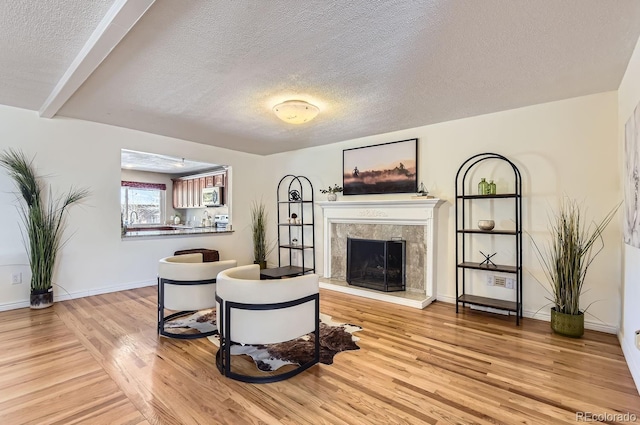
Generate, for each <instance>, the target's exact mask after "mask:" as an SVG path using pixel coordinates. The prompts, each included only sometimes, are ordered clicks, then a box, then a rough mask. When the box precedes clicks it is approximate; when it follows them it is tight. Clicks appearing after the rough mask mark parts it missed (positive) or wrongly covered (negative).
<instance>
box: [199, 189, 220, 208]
mask: <svg viewBox="0 0 640 425" xmlns="http://www.w3.org/2000/svg"><path fill="white" fill-rule="evenodd" d="M202 205H204V206H205V207H219V206H220V205H222V188H221V187H217V186H216V187H205V188H204V189H202Z"/></svg>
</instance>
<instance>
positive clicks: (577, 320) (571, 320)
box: [551, 307, 584, 338]
mask: <svg viewBox="0 0 640 425" xmlns="http://www.w3.org/2000/svg"><path fill="white" fill-rule="evenodd" d="M551 329H553V331H554V332H555V333H557V334H559V335H564V336H568V337H571V338H580V337H581V336H582V335H583V334H584V313H582V312H580V314H565V313H558V312H557V311H556V308H555V307H552V308H551Z"/></svg>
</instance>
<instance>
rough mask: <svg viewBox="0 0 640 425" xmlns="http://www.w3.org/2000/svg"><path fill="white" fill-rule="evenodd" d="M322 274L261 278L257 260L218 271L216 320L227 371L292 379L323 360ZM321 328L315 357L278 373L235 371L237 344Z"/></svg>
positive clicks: (235, 375)
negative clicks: (256, 373)
mask: <svg viewBox="0 0 640 425" xmlns="http://www.w3.org/2000/svg"><path fill="white" fill-rule="evenodd" d="M318 280H319V276H318V275H317V274H305V275H301V276H296V277H291V278H286V279H273V280H260V267H259V266H258V265H257V264H252V265H248V266H240V267H234V268H230V269H226V270H224V271H222V272H220V273H219V274H218V279H217V287H216V300H217V307H216V316H217V317H216V319H217V320H216V322H217V324H218V330H219V332H220V348H219V349H218V352H217V353H216V364H217V366H218V369H219V370H220V373H222V374H223V375H225V376H227V377H229V378H232V379H235V380H239V381H243V382H251V383H266V382H275V381H281V380H284V379H288V378H290V377H292V376H294V375H297V374H298V373H300V372H302V371H304V370H306V369H308V368H309V367H311V366H313V365H314V364H316V363H318V362H319V361H320V294H319V283H318ZM309 333H315V348H314V355H313V359H312V360H311V361H309V362H307V363H305V364H302V365H300V366H299V367H297V368H296V369H293V370H289V371H287V372H283V373H280V374H277V375H269V376H249V375H244V374H242V373H239V372H234V371H233V370H232V367H231V366H232V365H231V363H232V362H231V357H232V356H231V345H232V344H251V345H256V344H274V343H279V342H285V341H290V340H293V339H296V338H299V337H301V336H304V335H306V334H309Z"/></svg>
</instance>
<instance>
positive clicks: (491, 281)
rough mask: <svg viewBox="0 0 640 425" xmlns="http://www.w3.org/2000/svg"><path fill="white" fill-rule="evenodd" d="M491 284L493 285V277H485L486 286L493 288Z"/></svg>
mask: <svg viewBox="0 0 640 425" xmlns="http://www.w3.org/2000/svg"><path fill="white" fill-rule="evenodd" d="M493 284H494V281H493V276H492V275H487V286H493Z"/></svg>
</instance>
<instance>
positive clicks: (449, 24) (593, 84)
mask: <svg viewBox="0 0 640 425" xmlns="http://www.w3.org/2000/svg"><path fill="white" fill-rule="evenodd" d="M121 1H124V0H121ZM7 3H36V4H40V3H47V4H51V5H56V7H58V8H60V9H61V12H59V13H58V15H60V16H63V17H64V19H62V18H58V19H53V18H52V17H49V18H48V17H47V15H46V13H45V12H44V11H43V10H37V12H38V13H37V14H36V17H34V18H33V19H36V20H37V22H40V26H39V27H38V28H40V27H42V28H45V29H47V31H45V30H44V29H43V30H41V31H36V32H35V34H30V33H29V31H28V30H26V29H18V28H13V27H14V26H18V24H20V25H24V24H25V23H27V24H29V23H31V22H30V21H29V19H27V18H26V17H25V16H21V14H25V13H31V12H32V11H28V10H26V8H20V7H17V6H16V7H13V9H15V10H9V12H11V13H13V15H16V16H17V17H16V18H15V19H14V18H11V16H13V15H11V16H10V13H8V12H6V11H2V12H0V13H3V15H2V18H3V20H5V21H6V19H9V18H11V19H9V28H7V27H6V26H5V25H4V22H3V25H2V29H0V36H2V37H3V40H4V41H3V43H6V44H8V45H7V46H4V48H3V50H4V51H5V53H4V56H5V57H6V56H7V53H6V52H8V53H9V62H8V63H7V64H6V63H5V62H4V61H3V65H2V67H1V68H0V73H2V75H7V74H10V76H11V77H12V78H10V79H9V81H6V80H5V78H3V79H2V83H0V84H3V90H2V92H1V93H0V103H6V104H9V105H12V106H20V107H25V108H30V109H38V108H40V106H41V104H39V103H38V101H41V100H43V99H44V98H46V97H47V96H48V95H49V93H50V91H51V89H52V87H47V85H49V84H51V83H54V84H55V82H56V76H59V75H60V74H61V73H62V72H64V69H63V68H64V64H66V63H68V62H69V57H73V54H72V52H71V51H72V50H73V49H77V48H78V45H79V44H81V43H80V42H79V40H77V39H82V37H81V36H80V35H82V36H83V37H86V35H87V33H90V29H91V26H92V25H94V26H95V23H96V21H97V20H98V21H99V20H100V19H101V16H99V14H100V13H102V11H103V10H104V8H105V4H104V2H84V1H81V0H76V1H72V0H67V1H58V2H7ZM88 4H90V5H91V8H89V7H88ZM108 6H109V5H107V7H108ZM44 7H45V6H42V8H44ZM52 7H53V6H52ZM10 9H11V7H10ZM83 17H84V18H85V19H86V20H85V21H84V22H82V24H83V25H82V26H81V28H78V27H79V26H80V25H79V24H78V22H77V21H78V20H82V18H83ZM30 19H31V18H30ZM70 22H72V23H75V28H76V29H78V31H77V32H76V31H75V30H73V31H72V30H70V27H71V28H74V25H70ZM49 33H52V34H53V35H54V36H55V35H56V34H58V36H57V37H52V36H50V35H49ZM67 33H68V34H69V35H72V37H71V38H72V40H66V39H65V37H63V35H65V34H67ZM78 33H80V35H79V34H78ZM27 35H29V37H28V39H27V40H23V39H22V37H25V36H27ZM639 35H640V1H638V0H562V1H558V0H532V1H525V0H483V1H476V0H455V1H454V0H449V1H443V0H437V1H436V0H423V1H417V0H385V1H372V0H352V1H345V0H343V1H335V0H333V1H332V0H315V1H314V0H308V1H303V2H293V1H289V0H270V1H260V2H259V1H253V0H239V1H233V2H229V1H202V0H182V1H172V0H157V1H156V2H155V3H154V4H153V5H152V6H151V7H150V8H149V9H148V10H147V11H146V13H145V14H144V15H143V16H142V18H140V20H139V21H137V23H136V24H135V25H134V26H133V28H132V29H131V31H130V32H129V33H128V34H127V35H126V36H125V37H124V39H123V40H122V41H121V42H120V43H119V44H118V45H117V46H116V47H115V48H114V49H113V51H112V52H111V53H110V54H109V55H108V56H107V58H106V59H105V60H104V62H102V64H101V65H100V66H99V67H98V68H97V69H96V70H95V71H94V72H93V73H92V74H91V75H90V76H89V78H88V79H87V80H86V81H85V82H84V84H82V85H81V86H80V88H79V89H78V90H77V91H76V92H75V94H73V96H71V98H70V99H69V101H67V102H66V103H65V104H64V106H62V108H61V109H60V110H59V111H58V112H57V114H58V115H61V116H68V117H75V118H80V119H85V120H90V121H97V122H102V123H107V124H113V125H117V126H122V127H128V128H134V129H138V130H143V131H148V132H151V133H157V134H163V135H168V136H173V137H178V138H182V139H187V140H192V141H195V142H199V143H205V144H210V145H215V146H221V147H226V148H229V149H235V150H240V151H245V152H251V153H256V154H269V153H275V152H282V151H288V150H294V149H300V148H305V147H310V146H316V145H322V144H328V143H334V142H339V141H343V140H348V139H353V138H357V137H362V136H367V135H372V134H379V133H385V132H389V131H394V130H399V129H405V128H411V127H416V126H421V125H427V124H432V123H437V122H442V121H448V120H452V119H457V118H463V117H468V116H473V115H479V114H483V113H489V112H495V111H500V110H505V109H511V108H516V107H522V106H527V105H531V104H536V103H541V102H548V101H553V100H559V99H564V98H570V97H575V96H581V95H586V94H592V93H598V92H603V91H608V90H616V89H617V88H618V85H619V83H620V80H621V78H622V76H623V73H624V71H625V69H626V66H627V63H628V60H629V58H630V56H631V53H632V50H633V47H634V46H635V44H636V41H637V40H638V37H639ZM7 37H9V38H7ZM14 38H18V39H20V40H16V43H15V44H17V45H18V46H17V47H16V46H13V44H12V39H14ZM7 40H9V41H7ZM67 43H70V44H72V47H69V48H67ZM41 55H44V56H45V57H44V58H42V57H40V56H41ZM49 56H53V58H51V57H49ZM25 57H28V58H31V59H30V60H27V59H25ZM14 64H15V66H14ZM41 74H42V75H41ZM43 75H44V76H46V77H47V78H44V77H43ZM34 81H35V82H37V83H39V85H37V86H34ZM4 86H6V87H4ZM5 88H6V90H5ZM47 89H48V90H47ZM287 99H303V100H307V101H309V102H311V103H313V104H315V105H317V106H318V107H319V108H320V114H319V115H318V117H317V118H316V119H315V120H314V121H312V122H310V123H308V124H304V125H291V124H286V123H284V122H282V121H280V120H279V119H278V118H276V117H275V115H274V114H273V112H272V111H271V108H272V107H273V105H275V104H277V103H280V102H282V101H284V100H287Z"/></svg>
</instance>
